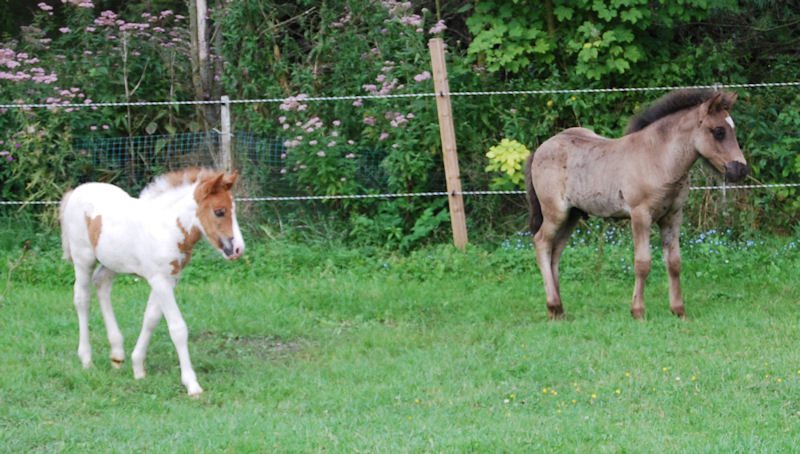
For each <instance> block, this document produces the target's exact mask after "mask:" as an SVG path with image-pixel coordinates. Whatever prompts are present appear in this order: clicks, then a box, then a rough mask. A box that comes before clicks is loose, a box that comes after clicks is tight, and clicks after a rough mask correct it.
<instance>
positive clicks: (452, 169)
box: [428, 38, 468, 249]
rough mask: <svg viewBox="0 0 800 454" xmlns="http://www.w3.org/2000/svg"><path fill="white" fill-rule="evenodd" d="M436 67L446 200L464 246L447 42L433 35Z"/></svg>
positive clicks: (456, 237) (455, 234) (431, 46)
mask: <svg viewBox="0 0 800 454" xmlns="http://www.w3.org/2000/svg"><path fill="white" fill-rule="evenodd" d="M428 48H429V49H430V51H431V68H432V69H433V86H434V90H435V91H436V110H437V111H438V112H439V134H440V136H441V138H442V154H443V159H444V174H445V180H446V182H447V192H448V195H447V199H448V202H449V203H450V226H451V227H452V229H453V243H454V244H455V245H456V247H458V248H461V249H463V248H464V247H465V246H466V245H467V241H468V240H467V221H466V217H465V214H464V199H463V197H462V195H461V175H460V174H459V171H458V152H457V151H456V133H455V127H454V126H453V112H452V110H451V108H450V84H449V82H448V81H447V65H446V64H445V60H444V41H442V39H441V38H433V39H431V40H430V41H428Z"/></svg>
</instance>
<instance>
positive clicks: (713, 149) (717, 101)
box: [693, 92, 749, 182]
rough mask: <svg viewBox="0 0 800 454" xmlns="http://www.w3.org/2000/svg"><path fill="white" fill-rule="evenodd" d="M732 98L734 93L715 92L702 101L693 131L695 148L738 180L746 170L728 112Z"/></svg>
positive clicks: (726, 177) (715, 165)
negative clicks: (697, 121)
mask: <svg viewBox="0 0 800 454" xmlns="http://www.w3.org/2000/svg"><path fill="white" fill-rule="evenodd" d="M735 100H736V93H729V92H719V93H716V94H715V95H713V96H712V97H711V98H710V99H708V100H707V101H705V102H703V103H702V104H701V105H700V107H699V109H700V110H699V115H700V117H699V123H698V127H697V128H695V130H694V132H693V143H694V147H695V149H696V150H697V152H698V153H700V155H701V156H703V157H704V158H705V159H706V161H708V162H709V163H710V164H711V166H713V167H714V168H715V169H716V170H717V171H718V172H719V173H721V174H723V175H725V179H726V180H727V181H730V182H737V181H740V180H741V179H743V178H744V177H745V176H747V172H748V170H749V168H748V167H747V162H746V161H745V160H744V155H743V154H742V150H741V149H740V148H739V142H737V140H736V133H735V131H734V130H735V125H734V123H733V119H731V116H730V114H729V113H728V111H729V110H730V108H731V106H732V105H733V102H734V101H735Z"/></svg>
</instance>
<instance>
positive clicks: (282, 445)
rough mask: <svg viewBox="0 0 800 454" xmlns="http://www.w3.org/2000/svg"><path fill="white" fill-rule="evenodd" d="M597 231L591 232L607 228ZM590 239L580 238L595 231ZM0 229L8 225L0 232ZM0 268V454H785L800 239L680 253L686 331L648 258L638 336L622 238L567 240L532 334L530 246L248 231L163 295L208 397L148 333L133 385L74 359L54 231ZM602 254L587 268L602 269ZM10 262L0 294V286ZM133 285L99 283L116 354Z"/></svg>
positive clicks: (98, 331) (536, 298)
mask: <svg viewBox="0 0 800 454" xmlns="http://www.w3.org/2000/svg"><path fill="white" fill-rule="evenodd" d="M603 228H605V226H603ZM595 230H596V228H595ZM4 235H5V232H4ZM24 236H25V235H24V234H20V237H19V238H17V237H14V236H13V235H11V234H8V235H7V236H6V239H5V240H4V242H6V243H10V244H11V247H8V248H7V249H5V251H4V252H3V253H2V254H0V258H1V259H2V262H0V263H2V267H3V268H2V271H3V272H2V273H0V275H1V276H2V278H3V279H2V283H0V285H3V287H0V291H5V298H4V299H3V300H2V301H0V333H1V334H0V371H2V372H1V373H0V451H5V452H37V451H39V452H58V451H64V452H88V451H91V452H236V453H239V452H315V451H334V452H363V451H369V452H464V451H477V452H542V451H556V452H665V451H666V452H791V451H796V450H797V446H798V445H800V350H799V349H798V348H797V346H798V345H800V342H798V341H800V323H798V303H799V302H800V273H799V272H798V270H800V241H797V239H787V238H783V239H779V238H768V239H766V240H763V241H764V242H763V244H761V241H762V240H753V241H749V242H748V241H746V240H737V241H734V240H733V239H731V238H730V235H729V234H726V233H716V232H707V233H706V234H704V235H703V236H702V238H701V237H694V238H686V239H684V241H683V243H684V248H683V250H684V254H683V255H684V272H683V284H684V295H685V299H686V307H687V314H688V316H689V321H682V320H678V319H676V318H675V317H673V316H672V315H671V314H670V312H669V307H668V301H667V283H666V273H665V272H664V270H663V267H662V266H661V265H660V263H659V261H660V254H659V252H658V251H657V250H654V266H653V272H652V273H651V275H650V278H649V280H648V287H647V291H646V308H647V320H646V321H644V322H637V321H634V320H633V319H632V318H631V317H630V313H629V309H630V296H631V293H632V290H633V276H632V273H631V271H630V270H629V269H628V268H627V267H628V266H630V264H631V263H630V262H631V257H632V249H631V247H630V240H629V239H628V236H627V233H626V232H625V231H622V232H618V231H616V230H614V231H611V230H609V231H608V232H607V233H606V235H605V237H604V240H603V242H602V245H601V244H600V242H599V238H600V237H599V236H598V235H596V234H591V233H589V234H587V233H586V232H582V233H580V234H578V235H577V236H576V237H575V240H574V241H573V243H574V244H573V246H572V247H570V248H568V249H567V252H566V253H565V257H564V260H563V262H562V268H563V270H562V283H561V286H562V294H563V298H564V305H565V310H566V312H567V314H568V317H567V320H565V321H561V322H555V323H554V322H548V321H547V320H546V317H547V310H546V308H545V304H544V292H543V289H542V283H541V277H540V275H539V273H538V269H537V268H536V266H535V263H534V255H533V251H532V249H531V248H530V247H529V246H528V241H527V238H524V237H519V238H511V239H509V240H508V241H507V242H505V243H504V244H503V245H499V246H496V247H495V246H471V247H470V248H468V250H467V251H466V252H462V251H457V250H454V249H453V248H452V247H450V246H446V245H444V246H430V247H426V248H424V249H420V250H417V251H414V252H412V253H410V254H407V255H400V254H396V253H390V252H386V251H383V250H380V249H376V248H367V247H363V248H362V247H351V248H347V247H343V246H339V245H330V244H297V243H290V242H288V241H284V240H279V241H267V240H266V239H257V238H252V239H250V241H249V243H248V248H249V249H248V252H247V253H246V256H245V257H244V258H243V259H242V260H240V261H238V262H234V263H225V262H224V261H223V260H222V259H221V258H219V257H218V254H217V253H216V252H214V251H211V250H210V248H209V247H207V246H204V247H202V248H201V249H200V250H199V251H197V254H196V255H195V258H194V259H193V261H192V264H191V265H190V266H189V268H188V269H187V270H186V272H185V274H184V276H183V278H182V281H181V283H180V284H179V285H178V288H177V295H178V300H179V304H180V306H181V310H182V311H183V314H184V317H185V319H186V320H187V323H188V325H189V329H190V350H191V353H192V359H193V362H194V364H195V369H196V371H197V373H198V378H199V380H200V384H201V385H202V386H203V388H204V389H205V393H204V394H203V395H202V397H200V398H199V399H196V400H193V399H190V398H188V397H187V396H186V395H185V389H184V388H183V386H182V385H181V383H180V376H179V370H178V366H177V358H176V355H175V351H174V348H173V346H172V344H171V341H170V340H169V336H168V334H167V330H166V327H165V325H164V323H163V322H162V324H161V325H160V327H159V329H158V330H157V331H156V333H155V335H154V337H153V341H152V343H151V346H150V349H149V356H148V361H147V367H148V377H147V378H145V379H144V380H134V379H133V377H132V373H131V369H130V362H129V361H128V362H126V363H125V365H124V366H123V368H122V369H121V370H116V369H113V368H112V367H111V364H110V361H108V360H107V355H108V344H107V341H106V339H105V330H104V328H103V324H102V317H101V316H100V313H99V312H100V311H99V310H98V308H97V304H96V301H93V307H92V319H91V328H92V330H93V331H92V346H93V348H94V362H95V366H94V368H92V369H90V370H86V371H85V370H83V369H82V368H81V366H80V361H79V360H78V358H77V354H76V352H75V350H76V349H77V334H78V332H77V331H78V330H77V318H76V316H75V311H74V308H73V306H72V304H71V298H72V293H71V282H72V279H71V270H70V268H69V265H68V264H67V263H65V262H63V261H61V260H59V257H60V251H59V250H58V248H59V244H58V240H57V238H56V237H55V236H52V235H40V236H39V237H37V238H34V240H33V242H32V247H31V248H30V250H29V251H28V252H27V253H26V255H25V256H24V259H23V260H22V261H21V262H20V263H19V264H18V266H16V262H15V261H16V260H17V259H18V258H19V257H20V256H21V254H22V252H21V250H20V249H19V248H18V247H14V244H17V243H18V240H20V239H22V238H23V237H24ZM601 252H602V255H600V253H601ZM10 265H13V266H14V269H13V273H12V277H11V280H10V286H9V287H8V288H7V289H6V288H5V286H4V285H5V277H6V275H7V271H8V268H9V266H10ZM147 292H148V288H147V285H146V284H145V283H143V282H139V281H137V280H135V279H134V278H132V277H121V278H119V279H118V280H117V282H116V283H115V291H114V300H115V309H116V313H117V319H118V321H119V322H120V327H121V329H122V330H123V333H124V334H125V336H126V338H125V345H126V353H127V354H130V349H131V348H132V346H133V343H134V342H135V340H136V336H137V335H138V331H139V329H140V325H141V317H142V312H143V310H144V302H145V299H146V297H147Z"/></svg>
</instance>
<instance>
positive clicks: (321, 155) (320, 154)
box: [317, 151, 325, 158]
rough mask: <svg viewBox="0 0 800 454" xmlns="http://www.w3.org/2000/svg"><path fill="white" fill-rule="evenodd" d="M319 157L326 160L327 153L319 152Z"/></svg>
mask: <svg viewBox="0 0 800 454" xmlns="http://www.w3.org/2000/svg"><path fill="white" fill-rule="evenodd" d="M317 156H319V157H320V158H324V157H325V152H324V151H318V152H317Z"/></svg>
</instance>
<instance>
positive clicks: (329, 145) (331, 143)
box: [328, 140, 336, 148]
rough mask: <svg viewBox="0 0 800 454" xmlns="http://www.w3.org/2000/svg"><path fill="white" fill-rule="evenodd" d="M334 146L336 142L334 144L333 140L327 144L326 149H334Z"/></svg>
mask: <svg viewBox="0 0 800 454" xmlns="http://www.w3.org/2000/svg"><path fill="white" fill-rule="evenodd" d="M335 146H336V142H334V141H333V140H331V141H330V142H328V148H330V147H335Z"/></svg>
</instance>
